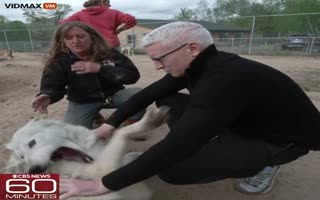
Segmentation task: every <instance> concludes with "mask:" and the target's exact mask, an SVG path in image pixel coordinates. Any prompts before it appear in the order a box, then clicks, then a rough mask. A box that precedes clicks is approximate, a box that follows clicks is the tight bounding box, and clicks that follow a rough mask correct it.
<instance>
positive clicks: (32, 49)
mask: <svg viewBox="0 0 320 200" xmlns="http://www.w3.org/2000/svg"><path fill="white" fill-rule="evenodd" d="M28 33H29V38H30V45H31V51H32V52H33V51H34V48H33V43H32V37H31V33H30V30H28Z"/></svg>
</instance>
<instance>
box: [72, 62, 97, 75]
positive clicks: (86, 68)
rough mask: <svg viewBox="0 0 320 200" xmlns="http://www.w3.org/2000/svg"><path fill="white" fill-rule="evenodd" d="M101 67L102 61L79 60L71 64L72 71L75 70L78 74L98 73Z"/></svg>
mask: <svg viewBox="0 0 320 200" xmlns="http://www.w3.org/2000/svg"><path fill="white" fill-rule="evenodd" d="M100 68H101V64H100V63H96V62H91V61H78V62H75V63H74V64H73V65H71V71H74V72H76V73H77V74H86V73H97V72H98V71H99V70H100Z"/></svg>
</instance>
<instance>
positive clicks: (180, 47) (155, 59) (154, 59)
mask: <svg viewBox="0 0 320 200" xmlns="http://www.w3.org/2000/svg"><path fill="white" fill-rule="evenodd" d="M187 45H188V43H185V44H183V45H181V46H179V47H178V48H176V49H174V50H172V51H170V52H168V53H166V54H164V55H162V56H159V57H158V58H151V60H153V61H158V62H160V63H162V61H161V59H162V58H164V57H166V56H167V55H170V54H172V53H174V52H176V51H178V50H179V49H182V48H183V47H185V46H187Z"/></svg>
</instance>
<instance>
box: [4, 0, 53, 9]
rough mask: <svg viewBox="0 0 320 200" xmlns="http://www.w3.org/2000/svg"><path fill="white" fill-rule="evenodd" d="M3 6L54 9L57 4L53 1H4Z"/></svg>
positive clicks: (9, 7)
mask: <svg viewBox="0 0 320 200" xmlns="http://www.w3.org/2000/svg"><path fill="white" fill-rule="evenodd" d="M4 6H5V7H6V8H8V9H46V10H55V9H57V8H58V4H57V3H54V2H46V3H5V4H4Z"/></svg>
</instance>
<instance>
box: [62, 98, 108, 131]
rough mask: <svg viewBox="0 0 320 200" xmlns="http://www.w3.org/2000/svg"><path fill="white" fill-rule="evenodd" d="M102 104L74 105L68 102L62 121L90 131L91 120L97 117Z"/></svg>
mask: <svg viewBox="0 0 320 200" xmlns="http://www.w3.org/2000/svg"><path fill="white" fill-rule="evenodd" d="M104 104H105V103H104V102H95V103H75V102H69V105H68V108H67V111H66V112H65V114H64V120H63V121H65V122H67V123H70V124H73V125H81V126H84V127H87V128H89V129H92V128H93V127H92V123H93V119H94V118H95V117H96V116H97V115H98V113H99V111H100V110H101V108H102V106H103V105H104Z"/></svg>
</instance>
